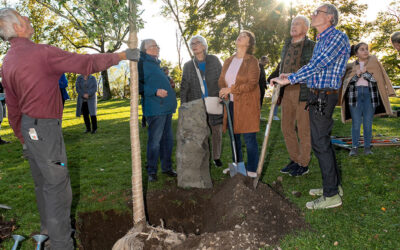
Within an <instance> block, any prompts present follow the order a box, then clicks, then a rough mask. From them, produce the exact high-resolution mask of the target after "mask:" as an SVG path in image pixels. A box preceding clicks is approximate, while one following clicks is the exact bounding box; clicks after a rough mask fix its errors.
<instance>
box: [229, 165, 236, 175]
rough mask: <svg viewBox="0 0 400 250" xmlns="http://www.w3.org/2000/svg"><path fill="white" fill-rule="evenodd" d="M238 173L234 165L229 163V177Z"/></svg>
mask: <svg viewBox="0 0 400 250" xmlns="http://www.w3.org/2000/svg"><path fill="white" fill-rule="evenodd" d="M237 173H238V167H237V165H236V163H229V174H230V176H231V177H233V176H235V175H236V174H237Z"/></svg>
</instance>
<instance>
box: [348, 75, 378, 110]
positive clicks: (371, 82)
mask: <svg viewBox="0 0 400 250" xmlns="http://www.w3.org/2000/svg"><path fill="white" fill-rule="evenodd" d="M360 77H363V78H364V79H365V80H367V82H368V88H369V92H370V93H371V104H372V107H373V108H376V107H378V106H379V105H380V102H379V91H378V86H377V83H376V80H375V78H374V77H373V76H372V74H371V73H369V72H365V73H363V74H362V75H361V76H360ZM360 77H359V76H357V75H355V76H353V78H351V80H350V82H349V90H348V97H349V106H353V107H355V106H357V96H358V90H357V88H356V83H357V81H358V79H359V78H360Z"/></svg>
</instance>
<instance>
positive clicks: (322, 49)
mask: <svg viewBox="0 0 400 250" xmlns="http://www.w3.org/2000/svg"><path fill="white" fill-rule="evenodd" d="M311 18H312V21H311V25H312V26H313V27H315V28H316V29H317V31H318V36H317V44H316V45H315V48H314V52H313V56H312V58H311V60H310V62H309V63H308V64H307V65H305V66H303V67H302V68H300V69H299V70H298V71H297V72H296V73H293V74H283V75H281V76H280V77H279V78H274V79H272V80H271V82H276V83H278V84H280V85H287V84H295V83H298V82H300V83H307V86H308V87H309V88H310V95H309V99H308V109H309V115H310V129H311V146H312V149H313V151H314V154H315V156H316V157H317V158H318V162H319V167H320V168H321V173H322V185H323V188H322V189H311V190H310V194H311V195H321V197H320V198H318V199H316V200H314V201H311V202H307V204H306V207H307V208H308V209H324V208H333V207H338V206H340V205H342V199H341V195H342V194H343V192H342V190H341V188H339V187H340V171H339V168H338V165H337V162H336V156H335V151H334V149H333V146H332V144H331V139H330V135H331V131H332V127H333V119H332V115H333V111H334V109H335V106H336V103H337V101H338V90H339V88H340V86H341V79H342V77H343V75H344V73H345V69H346V64H347V60H348V59H349V56H350V43H349V39H348V37H347V36H346V34H344V33H343V32H341V31H339V30H337V29H335V26H336V25H337V24H338V20H339V12H338V10H337V9H336V7H335V6H334V5H332V4H323V5H321V6H320V7H318V8H317V9H316V10H315V11H314V12H313V13H312V17H311ZM339 189H340V190H339Z"/></svg>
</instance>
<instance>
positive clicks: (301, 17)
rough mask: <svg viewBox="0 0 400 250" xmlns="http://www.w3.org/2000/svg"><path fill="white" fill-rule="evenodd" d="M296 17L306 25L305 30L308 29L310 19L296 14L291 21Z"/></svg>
mask: <svg viewBox="0 0 400 250" xmlns="http://www.w3.org/2000/svg"><path fill="white" fill-rule="evenodd" d="M297 18H298V19H301V20H303V22H304V24H305V25H306V27H307V30H309V29H310V20H308V18H307V17H305V16H302V15H298V16H296V17H295V18H293V21H294V20H295V19H297ZM293 21H292V23H293Z"/></svg>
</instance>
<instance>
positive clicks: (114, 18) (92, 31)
mask: <svg viewBox="0 0 400 250" xmlns="http://www.w3.org/2000/svg"><path fill="white" fill-rule="evenodd" d="M36 1H37V2H38V3H40V4H41V5H43V6H45V7H46V8H48V9H49V10H50V11H52V12H53V13H54V14H56V15H57V16H59V17H61V18H62V20H63V21H58V22H55V23H54V26H55V28H56V30H57V32H58V34H59V35H61V36H62V37H63V38H64V39H66V40H68V41H69V43H70V44H71V45H72V46H74V47H75V48H76V49H81V48H87V49H92V50H95V51H97V52H99V53H112V52H115V51H117V50H118V49H119V48H120V47H121V45H122V43H123V42H124V39H125V38H126V36H127V34H128V32H129V25H128V24H129V20H130V18H131V16H130V12H129V8H128V5H127V0H120V1H115V0H114V1H111V0H59V1H55V0H36ZM118 3H119V4H118ZM137 20H138V22H139V23H140V19H139V18H138V19H137ZM65 22H66V23H68V25H65ZM102 78H103V99H109V98H111V92H110V86H109V81H108V73H107V71H103V72H102Z"/></svg>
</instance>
